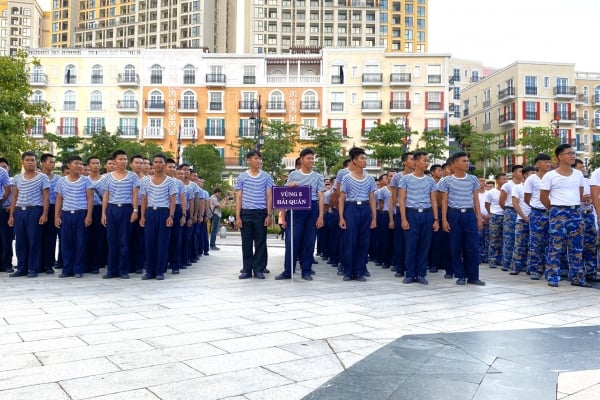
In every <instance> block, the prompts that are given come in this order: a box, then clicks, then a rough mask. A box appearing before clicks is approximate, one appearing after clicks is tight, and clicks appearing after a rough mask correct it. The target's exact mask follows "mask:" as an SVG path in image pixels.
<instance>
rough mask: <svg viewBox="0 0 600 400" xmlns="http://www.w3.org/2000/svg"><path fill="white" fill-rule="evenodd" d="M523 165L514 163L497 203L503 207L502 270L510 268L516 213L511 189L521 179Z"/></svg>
mask: <svg viewBox="0 0 600 400" xmlns="http://www.w3.org/2000/svg"><path fill="white" fill-rule="evenodd" d="M522 170H523V166H522V165H515V166H514V167H513V168H512V180H510V181H508V182H506V183H505V184H504V185H502V188H501V189H500V197H499V198H498V204H500V207H502V209H504V222H503V225H502V271H508V270H509V269H511V268H512V255H513V251H514V248H515V224H516V222H517V213H516V212H515V209H514V208H513V203H512V190H513V187H514V186H515V185H518V184H519V183H521V182H522V181H523V173H522Z"/></svg>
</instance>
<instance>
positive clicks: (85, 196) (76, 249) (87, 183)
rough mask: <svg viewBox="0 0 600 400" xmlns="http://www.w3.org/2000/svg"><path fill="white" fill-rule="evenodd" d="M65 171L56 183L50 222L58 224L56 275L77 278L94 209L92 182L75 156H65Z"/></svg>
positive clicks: (81, 267)
mask: <svg viewBox="0 0 600 400" xmlns="http://www.w3.org/2000/svg"><path fill="white" fill-rule="evenodd" d="M67 165H68V167H69V174H68V175H67V176H64V177H62V178H60V179H59V181H58V183H57V184H56V208H55V211H54V225H55V226H56V228H60V246H61V251H62V260H63V269H62V273H61V274H60V275H59V276H58V277H59V278H66V277H68V276H73V275H74V276H75V277H76V278H81V277H82V276H83V272H84V270H85V256H86V246H87V239H88V227H89V226H90V225H91V224H92V213H93V211H94V185H93V183H92V181H91V180H90V179H89V178H88V177H87V176H82V175H81V172H82V170H83V161H82V159H81V157H79V156H71V157H69V159H68V160H67Z"/></svg>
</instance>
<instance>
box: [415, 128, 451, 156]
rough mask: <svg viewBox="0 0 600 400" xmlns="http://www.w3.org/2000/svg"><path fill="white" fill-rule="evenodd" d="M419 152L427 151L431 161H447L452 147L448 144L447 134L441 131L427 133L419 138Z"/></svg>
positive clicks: (435, 130)
mask: <svg viewBox="0 0 600 400" xmlns="http://www.w3.org/2000/svg"><path fill="white" fill-rule="evenodd" d="M418 145H419V147H418V148H417V150H422V151H425V152H427V153H428V154H429V158H430V159H431V160H435V161H436V162H437V161H445V160H446V158H447V154H448V150H450V146H448V145H447V144H446V133H445V132H442V131H440V130H439V129H434V130H431V131H425V132H423V133H422V134H421V136H419V141H418Z"/></svg>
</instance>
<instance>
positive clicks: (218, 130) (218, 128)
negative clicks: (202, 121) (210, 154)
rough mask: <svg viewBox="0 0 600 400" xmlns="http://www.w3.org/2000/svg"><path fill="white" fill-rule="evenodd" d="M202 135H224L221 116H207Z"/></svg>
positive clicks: (223, 122)
mask: <svg viewBox="0 0 600 400" xmlns="http://www.w3.org/2000/svg"><path fill="white" fill-rule="evenodd" d="M246 121H247V120H246ZM204 136H205V137H207V138H209V137H213V138H214V137H224V136H225V120H224V119H223V118H207V119H206V131H205V133H204Z"/></svg>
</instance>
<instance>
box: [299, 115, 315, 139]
mask: <svg viewBox="0 0 600 400" xmlns="http://www.w3.org/2000/svg"><path fill="white" fill-rule="evenodd" d="M316 127H317V119H316V118H302V122H301V127H300V139H310V138H311V137H312V130H313V129H315V128H316Z"/></svg>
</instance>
